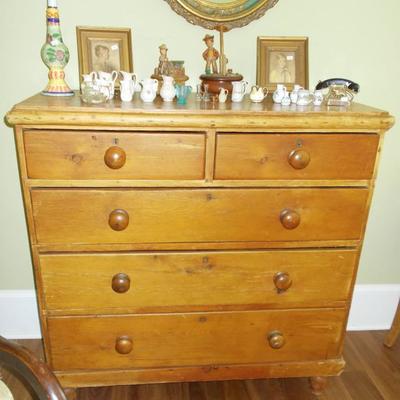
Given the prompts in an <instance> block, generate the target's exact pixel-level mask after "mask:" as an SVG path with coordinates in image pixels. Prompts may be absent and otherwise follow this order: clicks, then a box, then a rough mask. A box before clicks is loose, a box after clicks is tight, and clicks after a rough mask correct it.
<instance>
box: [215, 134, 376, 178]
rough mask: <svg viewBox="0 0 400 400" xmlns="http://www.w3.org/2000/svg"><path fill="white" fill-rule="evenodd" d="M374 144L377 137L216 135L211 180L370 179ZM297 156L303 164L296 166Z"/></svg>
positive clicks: (349, 135)
mask: <svg viewBox="0 0 400 400" xmlns="http://www.w3.org/2000/svg"><path fill="white" fill-rule="evenodd" d="M378 143H379V135H354V134H341V135H337V134H331V135H321V134H302V133H295V134H275V135H272V134H222V133H220V134H218V135H217V153H216V169H215V179H243V180H246V179H248V180H252V179H296V180H297V179H313V180H314V179H320V180H323V179H370V178H371V177H372V173H373V170H374V165H375V157H376V151H377V147H378ZM299 151H302V152H303V153H304V155H303V156H302V157H303V158H305V155H306V156H307V160H305V162H304V164H300V163H299V164H298V165H297V164H296V163H295V162H294V159H293V157H294V156H295V155H296V152H299ZM292 164H293V165H292Z"/></svg>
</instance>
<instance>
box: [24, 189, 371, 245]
mask: <svg viewBox="0 0 400 400" xmlns="http://www.w3.org/2000/svg"><path fill="white" fill-rule="evenodd" d="M367 197H368V190H366V189H250V190H244V189H219V190H218V189H216V190H200V189H199V190H181V189H176V190H146V189H143V190H111V189H110V190H83V189H82V190H68V189H65V190H64V189H60V190H49V189H36V190H32V205H33V215H34V219H35V227H36V237H37V240H38V242H39V243H43V244H52V243H89V244H90V243H188V242H190V243H193V242H221V241H224V242H225V241H232V242H235V241H255V242H257V241H293V240H301V241H304V240H336V239H340V240H345V239H359V238H360V235H361V229H362V227H363V221H364V216H365V205H366V201H367Z"/></svg>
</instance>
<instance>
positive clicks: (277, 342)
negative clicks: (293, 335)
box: [268, 331, 285, 350]
mask: <svg viewBox="0 0 400 400" xmlns="http://www.w3.org/2000/svg"><path fill="white" fill-rule="evenodd" d="M268 343H269V345H270V346H271V347H272V348H273V349H276V350H277V349H281V348H282V347H283V346H284V345H285V338H284V336H283V333H281V332H279V331H273V332H270V333H269V334H268Z"/></svg>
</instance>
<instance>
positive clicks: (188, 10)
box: [165, 0, 279, 31]
mask: <svg viewBox="0 0 400 400" xmlns="http://www.w3.org/2000/svg"><path fill="white" fill-rule="evenodd" d="M165 1H166V2H167V3H168V4H169V5H170V6H171V8H172V9H173V10H174V11H175V12H176V13H177V14H179V15H181V16H182V17H184V18H185V19H186V20H187V21H188V22H190V23H191V24H193V25H200V26H202V27H203V28H207V29H217V30H220V29H221V27H223V28H224V30H225V31H227V30H230V29H233V28H240V27H242V26H245V25H247V24H249V23H250V22H251V21H254V20H255V19H258V18H260V17H262V16H263V15H264V14H265V12H266V11H267V10H269V9H270V8H272V7H274V6H275V4H276V3H278V1H279V0H259V1H258V2H257V4H255V5H254V6H252V7H251V8H250V9H246V8H245V6H244V3H245V0H237V1H236V2H232V3H233V4H227V5H225V6H224V5H223V4H215V6H212V5H210V2H209V1H204V0H197V1H193V0H165ZM191 3H192V4H191ZM196 3H199V5H198V6H197V7H196V6H195V4H196ZM229 8H235V9H238V12H235V13H229ZM205 9H207V10H208V11H209V12H208V13H206V12H204V11H202V10H205Z"/></svg>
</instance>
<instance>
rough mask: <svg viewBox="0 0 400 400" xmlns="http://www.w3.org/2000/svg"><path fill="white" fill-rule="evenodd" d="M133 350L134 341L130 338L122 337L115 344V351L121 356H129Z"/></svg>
mask: <svg viewBox="0 0 400 400" xmlns="http://www.w3.org/2000/svg"><path fill="white" fill-rule="evenodd" d="M132 349H133V341H132V339H131V338H130V337H129V336H120V337H119V338H117V340H116V342H115V350H116V351H117V353H119V354H129V353H130V352H131V351H132Z"/></svg>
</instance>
